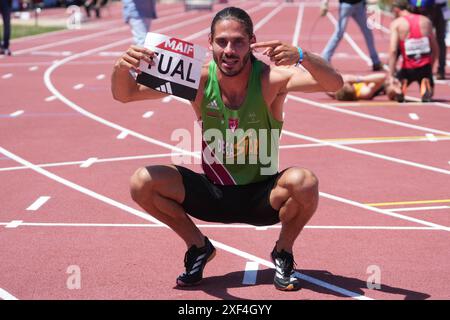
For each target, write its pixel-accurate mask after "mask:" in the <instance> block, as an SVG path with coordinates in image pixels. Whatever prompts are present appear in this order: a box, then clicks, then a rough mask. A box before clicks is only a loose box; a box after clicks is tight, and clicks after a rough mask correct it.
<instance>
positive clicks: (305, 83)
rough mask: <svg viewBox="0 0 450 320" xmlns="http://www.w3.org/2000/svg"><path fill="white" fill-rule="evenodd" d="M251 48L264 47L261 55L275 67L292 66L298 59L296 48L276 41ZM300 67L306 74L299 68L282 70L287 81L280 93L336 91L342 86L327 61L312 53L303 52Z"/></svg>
mask: <svg viewBox="0 0 450 320" xmlns="http://www.w3.org/2000/svg"><path fill="white" fill-rule="evenodd" d="M251 47H252V48H261V47H265V48H266V49H265V50H264V52H263V54H265V55H267V56H269V57H270V60H271V61H273V62H275V65H276V66H292V65H294V64H296V63H297V62H298V61H299V58H300V54H299V52H298V50H297V48H296V47H294V46H291V45H287V44H284V43H282V42H280V41H278V40H275V41H268V42H260V43H255V44H252V45H251ZM302 66H303V67H304V68H305V69H306V71H307V72H305V71H304V70H301V69H300V68H293V67H290V68H283V69H285V70H286V72H285V73H286V74H287V75H288V79H287V81H286V84H285V87H284V88H282V91H284V92H290V91H302V92H316V91H337V90H339V89H340V88H341V87H342V85H343V80H342V76H341V75H340V74H339V73H338V72H337V71H336V70H335V69H334V68H333V67H332V66H331V65H330V64H329V63H328V62H327V61H325V60H324V59H322V58H321V57H320V56H318V55H316V54H314V53H311V52H307V51H304V52H303V62H302Z"/></svg>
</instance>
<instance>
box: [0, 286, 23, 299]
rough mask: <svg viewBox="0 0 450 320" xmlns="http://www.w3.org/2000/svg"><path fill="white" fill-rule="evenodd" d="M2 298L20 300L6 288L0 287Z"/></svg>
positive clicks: (0, 296) (0, 297)
mask: <svg viewBox="0 0 450 320" xmlns="http://www.w3.org/2000/svg"><path fill="white" fill-rule="evenodd" d="M0 299H2V300H19V299H17V298H16V297H14V296H13V295H12V294H11V293H9V292H8V291H6V290H5V289H2V288H0Z"/></svg>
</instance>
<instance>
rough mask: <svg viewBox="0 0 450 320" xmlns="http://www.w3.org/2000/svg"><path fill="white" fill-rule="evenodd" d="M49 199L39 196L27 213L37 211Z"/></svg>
mask: <svg viewBox="0 0 450 320" xmlns="http://www.w3.org/2000/svg"><path fill="white" fill-rule="evenodd" d="M49 199H50V197H49V196H41V197H39V198H37V200H36V201H35V202H33V203H32V204H31V205H30V206H29V207H28V208H27V211H36V210H39V208H40V207H42V206H43V205H44V203H46V202H47V201H48V200H49Z"/></svg>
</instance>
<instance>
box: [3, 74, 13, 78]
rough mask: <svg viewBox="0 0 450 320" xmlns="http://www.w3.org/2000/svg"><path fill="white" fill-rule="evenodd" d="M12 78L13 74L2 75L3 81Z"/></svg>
mask: <svg viewBox="0 0 450 320" xmlns="http://www.w3.org/2000/svg"><path fill="white" fill-rule="evenodd" d="M12 76H13V74H12V73H7V74H4V75H2V79H9V78H11V77H12Z"/></svg>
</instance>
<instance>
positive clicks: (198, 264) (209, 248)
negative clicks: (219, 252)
mask: <svg viewBox="0 0 450 320" xmlns="http://www.w3.org/2000/svg"><path fill="white" fill-rule="evenodd" d="M215 255H216V248H214V246H213V245H212V243H211V242H210V241H209V239H208V238H207V237H205V246H203V247H202V248H197V246H195V245H193V246H192V247H190V248H189V250H188V251H187V252H186V254H185V255H184V267H185V268H186V271H185V272H184V273H183V274H181V275H180V276H179V277H178V278H177V285H178V286H180V287H188V286H194V285H196V284H199V283H200V281H202V279H203V269H204V268H205V266H206V264H207V263H208V262H209V261H211V260H212V259H213V258H214V256H215Z"/></svg>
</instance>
